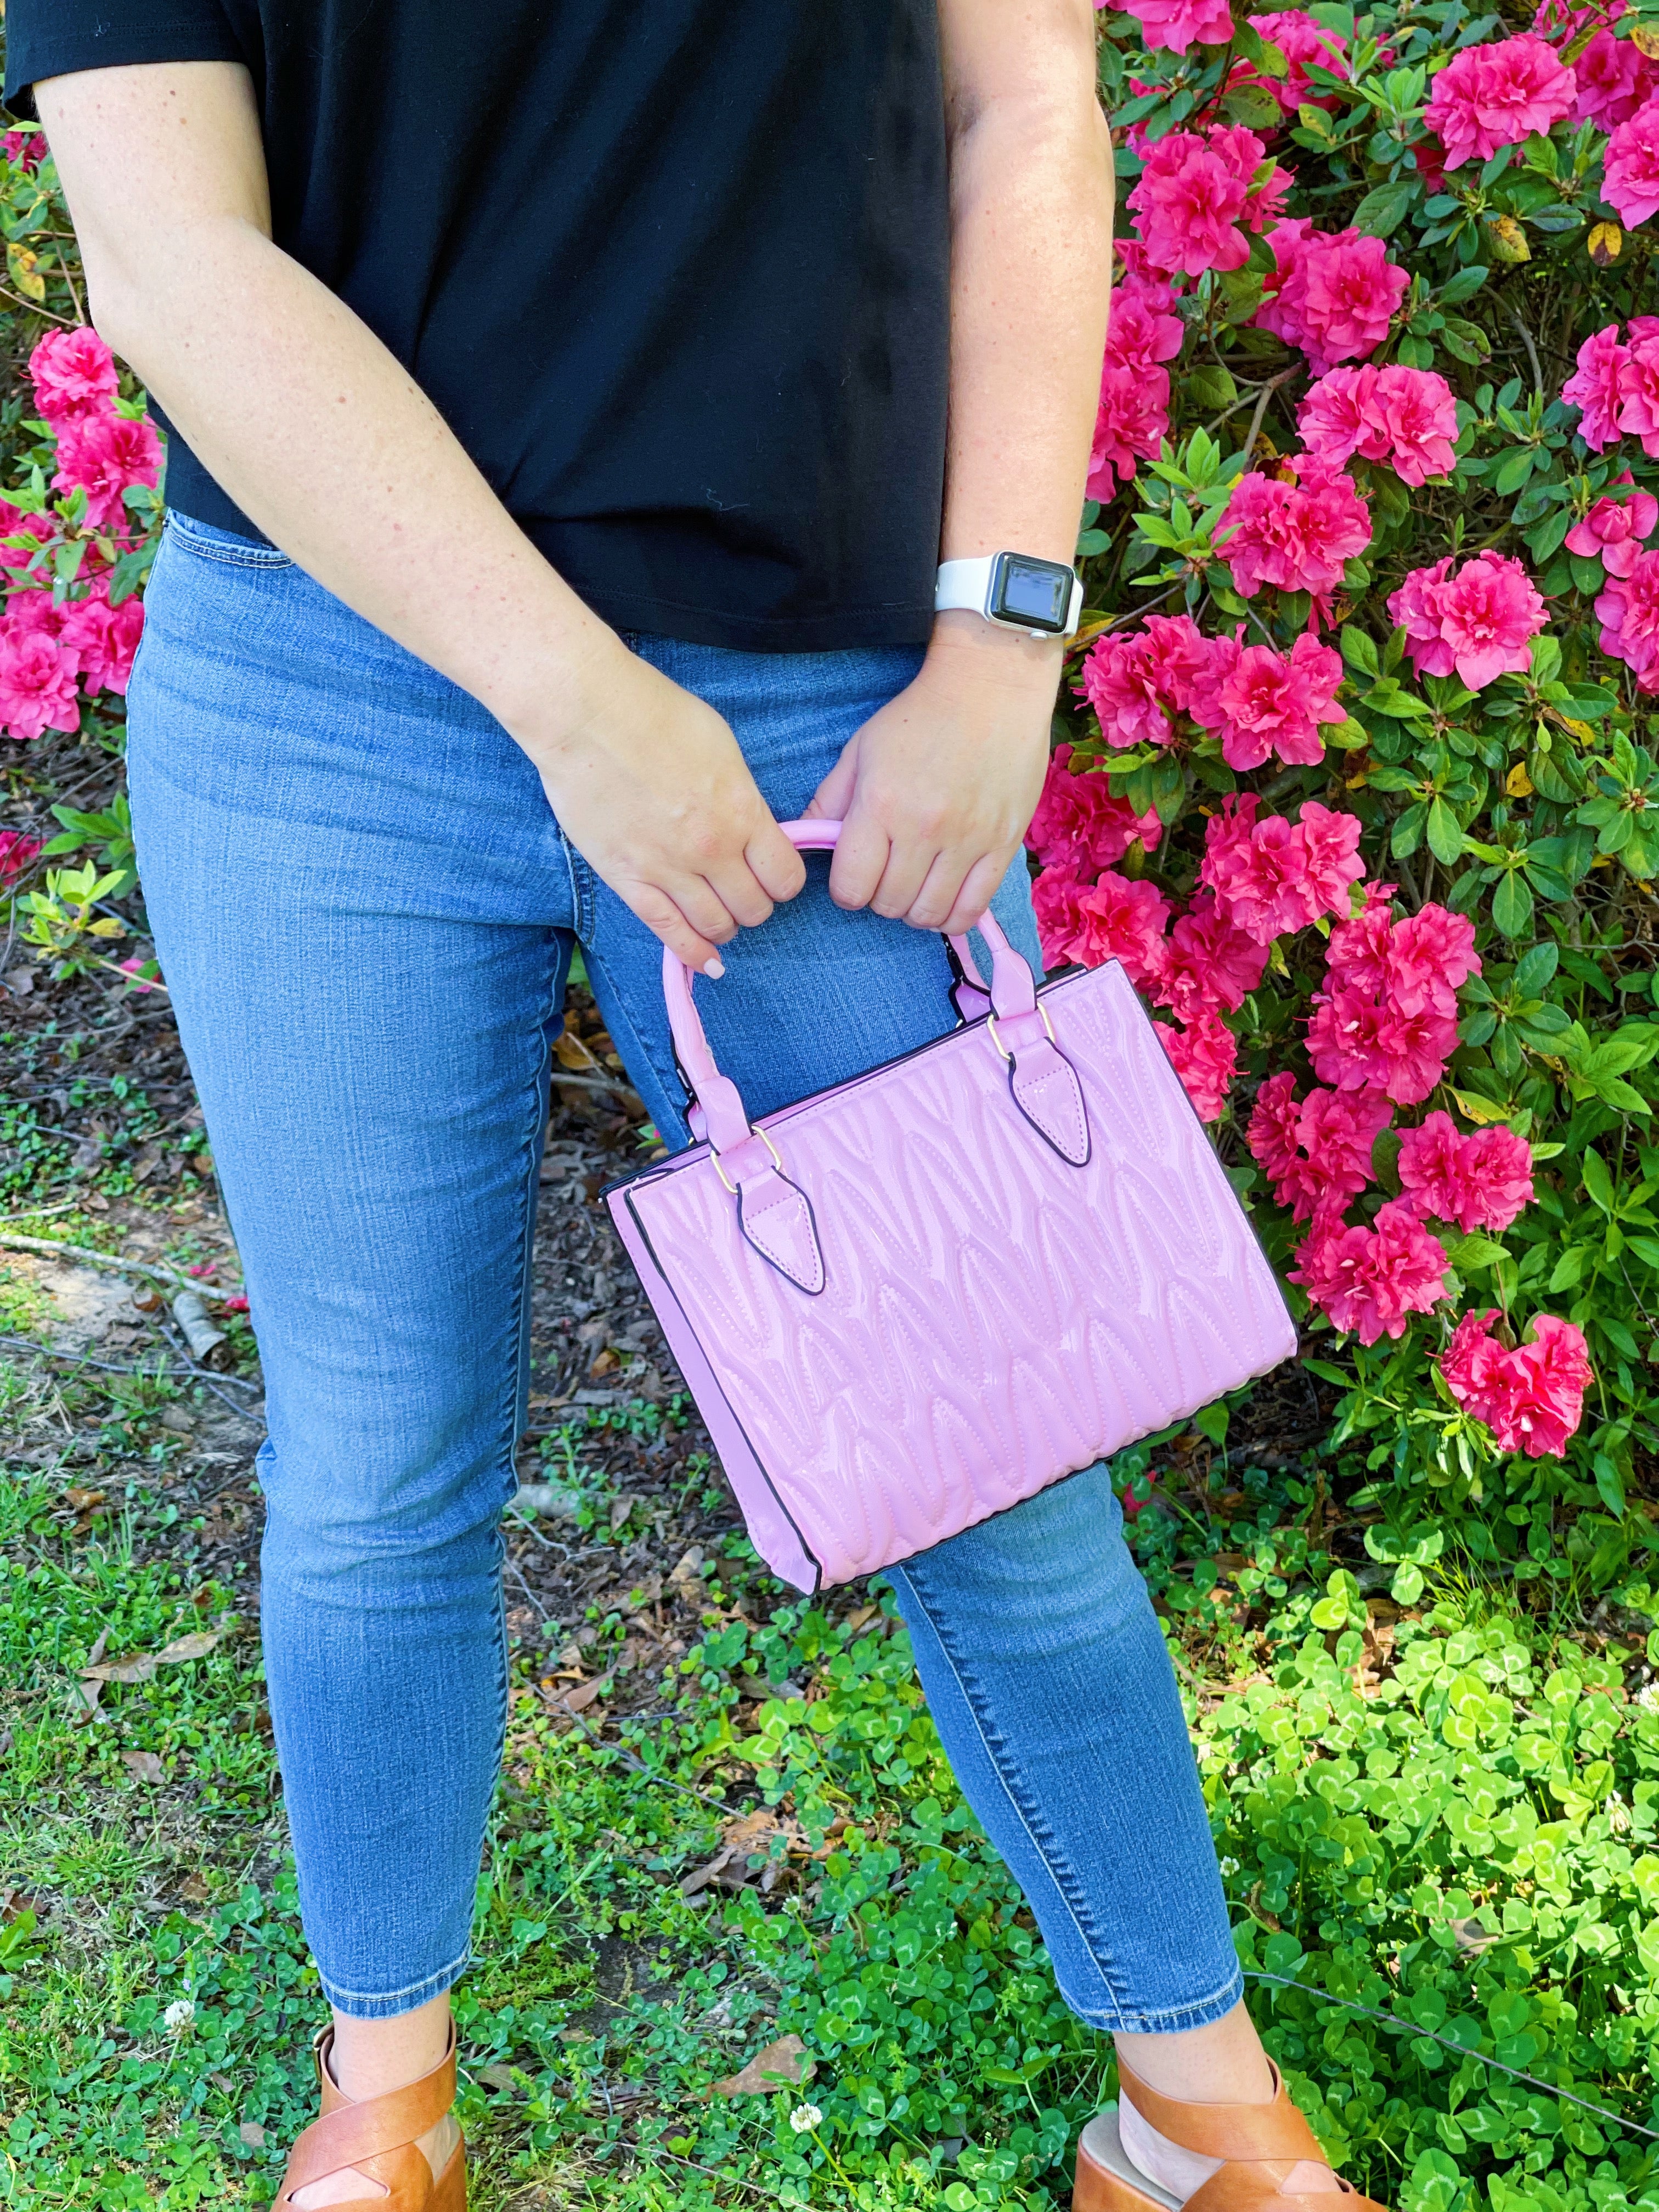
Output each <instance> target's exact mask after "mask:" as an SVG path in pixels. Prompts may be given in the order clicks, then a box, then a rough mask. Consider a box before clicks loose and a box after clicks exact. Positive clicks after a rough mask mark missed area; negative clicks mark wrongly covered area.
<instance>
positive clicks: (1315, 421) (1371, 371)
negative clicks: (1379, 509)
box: [1296, 362, 1457, 485]
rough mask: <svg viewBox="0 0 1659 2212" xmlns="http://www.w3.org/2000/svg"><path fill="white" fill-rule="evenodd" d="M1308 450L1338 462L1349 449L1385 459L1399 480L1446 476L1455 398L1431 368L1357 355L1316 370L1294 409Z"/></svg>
mask: <svg viewBox="0 0 1659 2212" xmlns="http://www.w3.org/2000/svg"><path fill="white" fill-rule="evenodd" d="M1296 421H1297V428H1298V429H1299V430H1300V431H1301V433H1302V442H1303V443H1304V445H1305V446H1306V447H1307V448H1308V451H1309V452H1310V453H1312V454H1314V455H1315V456H1316V458H1317V459H1320V460H1322V461H1328V463H1329V464H1330V465H1331V466H1332V467H1333V468H1338V467H1340V465H1341V464H1342V463H1343V462H1344V461H1346V460H1347V459H1349V458H1350V457H1351V456H1352V454H1355V453H1358V456H1359V458H1360V459H1361V460H1363V461H1386V462H1388V464H1389V466H1390V467H1391V468H1392V469H1393V471H1394V472H1395V475H1396V476H1397V477H1399V478H1400V480H1401V483H1408V484H1413V485H1417V484H1423V483H1427V482H1428V480H1429V478H1430V477H1443V476H1449V475H1450V473H1451V470H1452V465H1453V463H1454V462H1455V459H1456V458H1457V455H1456V450H1455V449H1456V442H1457V401H1456V399H1455V397H1454V395H1453V392H1452V388H1451V386H1450V385H1449V384H1448V383H1447V381H1446V380H1445V378H1444V377H1443V376H1440V375H1437V374H1436V373H1435V371H1434V370H1433V369H1431V368H1406V367H1405V365H1404V364H1403V363H1402V362H1390V363H1389V366H1388V367H1387V368H1371V367H1370V364H1369V363H1368V362H1363V363H1362V364H1361V365H1360V366H1359V367H1358V368H1334V369H1331V370H1330V371H1329V372H1328V374H1326V375H1324V376H1322V377H1321V379H1320V380H1319V381H1318V383H1317V384H1316V385H1315V386H1313V388H1312V390H1311V391H1310V392H1309V393H1308V396H1307V398H1305V399H1304V401H1303V403H1302V404H1301V406H1300V408H1299V409H1298V410H1297V417H1296Z"/></svg>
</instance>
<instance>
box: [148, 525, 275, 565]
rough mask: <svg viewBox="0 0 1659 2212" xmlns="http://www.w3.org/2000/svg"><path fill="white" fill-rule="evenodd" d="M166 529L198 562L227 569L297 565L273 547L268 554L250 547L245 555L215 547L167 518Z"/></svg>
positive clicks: (259, 548) (225, 548) (256, 547)
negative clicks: (214, 564)
mask: <svg viewBox="0 0 1659 2212" xmlns="http://www.w3.org/2000/svg"><path fill="white" fill-rule="evenodd" d="M167 530H168V531H169V532H171V533H172V535H173V537H174V538H177V539H178V541H179V544H181V545H183V546H184V547H185V549H186V550H188V551H190V552H191V553H194V554H195V555H196V556H197V559H198V560H202V561H217V562H220V563H221V564H222V566H223V567H225V568H297V567H298V566H299V563H298V562H296V561H295V559H294V558H293V556H292V555H291V554H288V553H284V552H283V550H282V549H281V547H280V546H276V545H273V546H272V547H271V548H270V550H269V552H267V551H266V550H265V549H264V547H263V546H250V547H249V549H248V550H247V551H246V553H243V552H239V551H238V550H235V549H234V547H232V546H228V545H216V544H212V543H211V542H210V540H209V539H207V538H198V537H197V535H196V533H195V532H194V531H191V530H187V529H185V527H184V526H182V525H181V524H179V523H177V522H175V521H173V520H172V518H171V517H169V518H168V520H167Z"/></svg>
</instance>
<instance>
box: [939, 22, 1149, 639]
mask: <svg viewBox="0 0 1659 2212" xmlns="http://www.w3.org/2000/svg"><path fill="white" fill-rule="evenodd" d="M995 4H996V5H997V7H998V9H999V10H1000V9H1004V8H1006V6H1007V5H1008V0H995ZM1023 12H1024V11H1023V10H1021V9H1016V14H1018V13H1023ZM1032 12H1033V15H1035V16H1043V15H1052V13H1053V12H1054V10H1053V9H1052V5H1051V0H1039V3H1038V4H1037V5H1036V6H1035V7H1034V8H1033V10H1032ZM973 14H974V11H973V10H971V9H969V10H965V11H964V15H965V17H966V27H965V30H961V31H959V33H958V37H957V51H956V53H955V56H954V58H955V59H956V61H957V68H958V70H959V72H960V75H961V76H962V77H963V80H964V82H961V83H959V84H957V85H956V86H953V87H952V88H951V90H952V97H951V407H950V429H949V440H948V445H947V451H946V470H945V516H944V529H943V538H942V546H941V557H942V558H944V559H945V560H954V559H959V558H968V557H971V556H975V555H981V554H986V553H994V552H999V551H1000V550H1003V549H1004V548H1012V549H1014V550H1018V551H1020V552H1023V553H1031V554H1036V555H1037V556H1041V557H1042V558H1043V559H1046V560H1051V561H1070V560H1071V559H1072V558H1073V554H1074V552H1075V550H1076V544H1077V530H1078V520H1079V513H1080V511H1081V508H1082V504H1083V487H1084V481H1085V477H1086V476H1087V473H1088V466H1089V447H1090V441H1091V435H1092V432H1093V428H1094V420H1095V412H1096V407H1097V401H1098V398H1099V391H1100V362H1101V356H1102V352H1103V348H1104V343H1105V335H1106V311H1107V295H1108V288H1109V277H1110V268H1111V255H1112V197H1113V181H1112V154H1111V139H1110V133H1109V130H1108V127H1107V125H1106V121H1105V118H1104V117H1103V115H1102V114H1101V112H1100V109H1099V106H1098V104H1097V100H1096V98H1095V93H1094V68H1093V48H1092V36H1091V33H1092V11H1091V10H1090V9H1086V7H1085V8H1084V9H1081V10H1080V11H1073V13H1072V14H1071V15H1069V16H1068V17H1067V19H1066V25H1065V29H1064V31H1063V32H1057V31H1056V29H1055V27H1054V25H1053V23H1052V22H1050V23H1049V24H1048V44H1047V46H1046V47H1043V46H1041V45H1040V44H1039V40H1038V38H1037V36H1036V31H1037V28H1038V27H1037V26H1036V25H1035V24H1034V25H1033V26H1031V27H1029V29H1028V27H1026V26H1023V25H1021V24H1020V23H1018V21H1009V19H1008V18H1007V16H1006V15H1000V20H999V22H998V24H997V29H998V31H999V32H1000V36H1001V38H1002V39H1004V40H1008V41H1010V42H1013V41H1016V40H1020V39H1021V37H1022V33H1026V34H1027V35H1029V36H1030V39H1031V45H1030V47H1028V48H1027V51H1040V52H1043V53H1044V54H1045V59H1044V61H1043V63H1042V64H1041V65H1040V66H1039V65H1036V64H1034V65H1033V66H1032V67H1031V68H1030V72H1029V77H1028V79H1027V81H1024V82H1022V81H1021V78H1020V76H1019V74H1018V71H1016V72H1015V73H1014V74H1013V81H1012V82H1010V83H1009V84H1008V85H1007V86H1006V88H1004V89H1001V90H1000V91H996V92H994V93H992V94H989V95H988V96H981V94H980V93H979V92H978V90H977V88H976V86H975V74H976V71H975V64H976V62H977V64H978V67H979V69H981V70H982V69H984V68H985V67H986V66H987V64H986V63H985V62H983V61H980V60H979V58H978V57H977V56H976V55H975V51H974V46H973V43H972V37H973V34H974V33H975V32H976V30H977V28H978V26H977V23H976V22H975V21H974V20H973ZM1079 15H1080V16H1081V17H1082V18H1085V19H1086V21H1079ZM946 20H947V26H948V25H949V23H950V21H951V19H950V17H949V16H947V19H946ZM1067 33H1069V36H1068V35H1066V34H1067ZM1084 33H1087V34H1088V42H1087V45H1086V46H1085V47H1084V48H1083V50H1082V51H1081V52H1079V51H1078V47H1079V45H1080V44H1081V40H1082V36H1083V34H1084ZM946 51H947V70H949V68H950V64H951V60H952V58H953V55H952V49H951V45H950V43H949V42H948V41H947V50H946ZM1005 66H1006V64H1005ZM947 82H949V77H948V76H947ZM973 623H975V617H972V616H956V617H941V618H940V623H939V635H940V637H941V638H945V637H951V636H966V637H969V638H971V637H972V636H973V635H975V631H974V630H973V629H971V628H970V627H969V625H972V624H973ZM984 629H985V625H984V624H983V623H980V624H978V630H979V631H980V632H983V630H984ZM1038 653H1039V655H1040V658H1041V660H1042V665H1049V666H1052V665H1054V662H1055V655H1054V649H1053V648H1052V647H1050V648H1047V649H1046V650H1044V649H1042V648H1039V649H1038Z"/></svg>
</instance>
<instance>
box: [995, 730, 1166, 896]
mask: <svg viewBox="0 0 1659 2212" xmlns="http://www.w3.org/2000/svg"><path fill="white" fill-rule="evenodd" d="M1071 758H1072V748H1071V746H1070V745H1056V746H1055V748H1054V752H1053V754H1052V755H1051V756H1050V757H1049V761H1048V776H1047V778H1046V779H1045V781H1044V782H1043V786H1042V798H1041V799H1038V801H1037V809H1036V813H1035V814H1034V815H1033V816H1032V817H1031V826H1030V829H1028V830H1027V831H1026V833H1025V842H1026V843H1027V845H1028V846H1029V847H1030V849H1031V851H1032V852H1033V853H1035V854H1036V857H1037V859H1038V860H1039V861H1040V862H1041V863H1042V866H1044V867H1053V866H1061V867H1069V868H1072V869H1073V870H1076V871H1078V872H1082V873H1085V874H1089V875H1092V874H1093V873H1094V872H1096V871H1097V869H1100V868H1107V867H1109V866H1111V864H1112V862H1113V861H1114V860H1121V859H1122V858H1123V855H1124V854H1126V853H1127V851H1128V849H1129V848H1130V846H1131V845H1132V844H1133V842H1134V841H1135V840H1136V838H1137V837H1138V838H1139V840H1140V842H1141V844H1142V845H1143V846H1144V848H1146V851H1147V852H1149V853H1152V852H1155V851H1156V850H1157V849H1158V839H1159V838H1160V837H1162V836H1163V835H1164V824H1163V823H1161V822H1160V821H1159V820H1158V816H1157V814H1156V812H1153V811H1148V812H1146V813H1145V814H1137V813H1136V812H1135V811H1134V809H1133V806H1131V805H1130V804H1129V802H1128V800H1127V799H1114V798H1113V797H1112V794H1111V792H1110V790H1109V787H1108V785H1107V781H1106V778H1105V777H1104V776H1103V775H1100V774H1098V773H1096V774H1090V773H1088V772H1086V771H1085V773H1083V774H1081V775H1079V774H1077V773H1075V772H1074V771H1073V769H1072V767H1071V764H1070V763H1071Z"/></svg>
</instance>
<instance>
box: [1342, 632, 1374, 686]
mask: <svg viewBox="0 0 1659 2212" xmlns="http://www.w3.org/2000/svg"><path fill="white" fill-rule="evenodd" d="M1340 644H1341V647H1342V658H1343V659H1344V660H1346V662H1347V664H1348V665H1349V667H1350V668H1357V669H1358V671H1359V672H1360V674H1361V675H1362V676H1375V675H1376V674H1377V672H1378V671H1377V664H1376V639H1375V638H1374V637H1373V636H1372V635H1371V634H1370V631H1369V630H1364V629H1358V628H1357V627H1356V625H1355V624H1354V623H1344V624H1343V626H1342V634H1341V638H1340Z"/></svg>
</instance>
